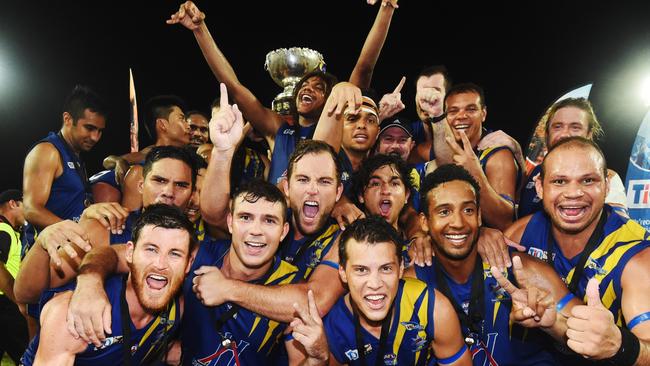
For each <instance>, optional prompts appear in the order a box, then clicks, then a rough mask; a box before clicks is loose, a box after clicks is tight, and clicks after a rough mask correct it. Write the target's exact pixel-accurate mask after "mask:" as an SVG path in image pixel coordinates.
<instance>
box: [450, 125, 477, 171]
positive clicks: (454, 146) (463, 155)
mask: <svg viewBox="0 0 650 366" xmlns="http://www.w3.org/2000/svg"><path fill="white" fill-rule="evenodd" d="M459 133H460V137H461V139H462V141H463V146H462V147H461V146H460V145H459V144H458V142H456V140H455V139H454V137H453V136H446V137H445V141H446V142H447V145H449V147H450V148H451V151H452V153H453V157H452V160H453V162H454V164H456V165H460V166H462V167H463V168H465V169H467V171H469V172H470V174H472V175H473V176H474V177H477V176H479V175H480V174H481V173H482V171H483V170H482V169H481V163H480V162H479V160H478V157H477V156H476V154H475V153H474V150H473V149H472V143H471V142H469V138H467V135H465V131H459Z"/></svg>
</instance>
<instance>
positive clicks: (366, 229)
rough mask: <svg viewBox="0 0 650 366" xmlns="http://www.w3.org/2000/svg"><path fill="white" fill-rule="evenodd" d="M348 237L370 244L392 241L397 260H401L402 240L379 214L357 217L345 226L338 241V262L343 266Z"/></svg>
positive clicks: (346, 259) (345, 260)
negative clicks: (362, 217) (363, 217)
mask: <svg viewBox="0 0 650 366" xmlns="http://www.w3.org/2000/svg"><path fill="white" fill-rule="evenodd" d="M350 239H354V240H356V241H357V242H362V241H363V242H366V243H368V244H370V245H373V244H377V243H393V244H394V245H395V254H396V255H397V259H398V261H399V262H402V244H403V240H402V238H400V236H399V234H398V233H397V231H396V230H395V228H394V227H392V226H391V225H390V224H389V223H388V222H386V220H385V219H384V218H382V217H380V216H376V215H373V216H369V217H367V218H365V219H358V220H356V221H355V222H353V223H352V224H350V225H348V226H347V227H346V228H345V231H343V233H342V234H341V238H340V241H339V264H340V265H341V266H342V267H345V264H346V263H347V261H348V254H347V251H346V248H347V246H348V243H349V242H350Z"/></svg>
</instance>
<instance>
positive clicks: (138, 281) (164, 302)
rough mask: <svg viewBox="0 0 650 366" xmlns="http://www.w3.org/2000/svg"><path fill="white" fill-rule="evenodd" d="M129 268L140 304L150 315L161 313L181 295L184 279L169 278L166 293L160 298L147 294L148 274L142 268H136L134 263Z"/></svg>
mask: <svg viewBox="0 0 650 366" xmlns="http://www.w3.org/2000/svg"><path fill="white" fill-rule="evenodd" d="M129 268H130V269H131V275H130V276H131V278H130V281H131V285H132V286H133V290H134V292H135V294H136V297H137V298H138V301H139V302H140V306H142V308H143V309H144V310H145V311H146V312H148V313H159V312H161V311H163V310H165V309H167V306H168V305H169V303H170V302H171V301H172V299H173V298H174V297H176V295H177V294H178V293H179V291H180V289H181V286H182V284H183V281H182V279H183V278H182V277H181V278H177V277H178V276H177V277H169V278H168V279H167V284H166V286H165V289H164V293H162V294H160V296H150V295H149V294H147V289H146V288H145V287H146V284H145V282H146V280H147V279H146V274H145V273H143V272H144V271H141V270H140V268H138V267H137V266H135V265H134V264H133V263H129Z"/></svg>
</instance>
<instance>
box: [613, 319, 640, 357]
mask: <svg viewBox="0 0 650 366" xmlns="http://www.w3.org/2000/svg"><path fill="white" fill-rule="evenodd" d="M619 329H620V330H621V348H619V349H618V352H616V354H615V355H614V356H612V357H610V358H608V359H607V360H606V361H607V362H608V363H609V364H611V365H616V366H632V365H634V363H635V362H636V359H637V358H638V357H639V351H640V350H641V344H640V343H639V338H637V337H636V336H635V335H634V333H632V332H630V330H629V329H627V328H623V327H619Z"/></svg>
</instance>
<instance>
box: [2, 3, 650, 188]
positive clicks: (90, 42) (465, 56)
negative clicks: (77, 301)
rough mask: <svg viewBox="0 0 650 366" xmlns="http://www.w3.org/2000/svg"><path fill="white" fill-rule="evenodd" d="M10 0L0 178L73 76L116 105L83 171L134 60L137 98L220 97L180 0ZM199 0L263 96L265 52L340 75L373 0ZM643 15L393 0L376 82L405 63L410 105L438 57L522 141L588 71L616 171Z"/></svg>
mask: <svg viewBox="0 0 650 366" xmlns="http://www.w3.org/2000/svg"><path fill="white" fill-rule="evenodd" d="M11 3H12V4H4V5H3V7H2V11H1V13H0V125H1V126H2V130H1V131H2V133H1V134H0V156H2V157H3V158H2V161H3V163H2V171H3V173H2V174H0V189H5V188H9V187H20V185H21V183H22V165H23V161H24V156H25V155H26V153H27V151H28V149H29V147H30V146H31V145H32V144H33V143H34V142H35V141H36V140H38V139H40V138H41V137H42V136H44V135H45V134H46V133H47V131H50V130H58V129H59V128H60V124H61V106H62V104H63V100H64V98H65V96H66V95H67V93H68V92H69V91H70V90H71V89H72V87H73V86H74V85H75V84H77V83H85V84H89V85H91V86H92V87H93V88H94V89H96V90H97V91H98V92H99V93H100V94H102V95H103V96H104V97H105V98H106V99H107V100H108V102H109V103H110V105H111V114H110V117H109V120H108V123H107V130H106V132H105V134H104V137H103V138H102V140H101V141H100V143H99V144H98V145H97V146H96V147H95V148H94V149H93V151H92V152H91V153H89V154H86V156H85V159H86V161H87V163H88V166H89V172H90V173H91V174H92V173H94V172H96V171H98V170H99V169H100V162H101V159H102V158H103V157H104V156H106V155H108V154H109V153H125V152H127V151H128V148H129V145H128V144H129V142H128V141H129V140H128V131H129V122H128V119H129V103H128V81H129V79H128V68H129V67H132V68H133V72H134V77H135V84H136V89H137V98H138V104H139V106H140V107H142V106H143V105H144V102H145V101H146V99H147V98H149V97H151V96H153V95H156V94H163V93H175V94H178V95H180V96H182V97H183V98H185V99H186V100H187V102H188V104H189V106H190V107H191V108H198V109H202V110H204V111H206V112H208V109H209V104H210V102H211V101H212V100H213V99H214V98H215V97H216V96H217V93H218V90H219V88H218V84H217V82H216V80H215V78H214V77H213V75H212V73H211V72H210V70H209V68H208V67H207V65H206V64H205V62H204V60H203V57H202V55H201V53H200V51H199V49H198V46H197V45H196V42H195V40H194V37H193V36H192V34H191V32H190V31H188V30H186V29H185V28H183V27H182V26H178V25H176V26H168V25H166V24H165V19H167V18H168V17H169V15H170V14H172V13H173V12H174V11H176V10H177V8H178V6H179V4H180V2H178V1H167V0H165V1H155V2H154V1H133V2H129V3H127V2H124V1H117V2H94V1H86V2H81V1H58V2H43V3H42V4H35V3H32V2H20V3H19V2H16V1H13V2H11ZM198 6H199V8H201V9H202V10H204V11H205V12H206V14H207V19H206V21H207V23H208V27H209V29H210V30H211V32H212V35H213V36H214V38H215V39H216V41H217V44H218V45H219V46H220V47H221V49H222V51H223V52H224V53H225V55H226V56H227V57H228V58H229V60H230V62H231V64H232V65H233V67H234V69H235V71H236V72H237V73H238V76H239V78H240V80H241V82H242V83H243V84H244V85H246V86H248V87H249V88H250V89H251V90H252V91H253V92H254V93H255V94H256V95H257V97H258V98H259V99H260V100H261V101H262V102H263V103H265V104H267V105H270V102H271V100H272V99H273V97H274V96H275V95H276V94H277V93H279V92H280V88H279V87H278V86H276V85H275V83H274V82H273V81H272V80H271V78H270V77H269V75H268V73H267V72H266V71H264V69H263V65H264V57H265V55H266V53H267V52H268V51H271V50H273V49H276V48H280V47H293V46H301V47H309V48H313V49H315V50H318V51H320V52H321V53H322V54H323V55H324V57H325V61H326V63H327V68H328V71H330V72H332V73H334V74H336V75H337V76H338V77H339V78H340V79H347V78H348V77H349V74H350V72H351V71H352V68H353V66H354V63H355V61H356V58H357V56H358V53H359V51H360V49H361V46H362V44H363V41H364V39H365V37H366V34H367V32H368V30H369V29H370V26H371V25H372V22H373V21H374V18H375V15H376V12H377V7H376V6H375V7H370V6H368V5H367V4H365V2H364V1H363V0H332V1H322V2H316V1H272V2H258V1H228V2H224V1H216V0H215V1H199V2H198ZM648 16H650V2H648V1H638V2H630V3H625V2H618V3H617V4H614V3H613V2H608V3H604V4H594V3H592V2H586V1H581V2H571V3H570V4H564V3H563V2H558V1H544V2H534V3H531V2H523V1H519V2H513V3H510V4H505V2H503V3H502V2H496V1H489V2H481V3H479V4H472V3H469V2H459V1H455V2H439V1H412V0H410V1H408V0H401V1H400V8H399V9H398V10H397V11H396V12H395V15H394V17H393V23H392V25H391V29H390V33H389V35H388V39H387V41H386V44H385V46H384V50H383V52H382V55H381V57H380V60H379V63H378V65H377V67H376V69H375V76H374V79H373V87H374V88H375V89H376V90H377V91H378V92H380V93H384V92H387V91H390V90H392V89H393V88H394V87H395V85H396V84H397V82H398V81H399V79H400V77H401V76H402V75H405V76H407V86H406V87H405V90H404V91H403V100H404V101H405V103H406V104H407V112H408V114H409V115H410V116H412V117H413V118H415V111H414V105H413V98H414V84H413V83H414V77H415V75H417V73H418V71H419V70H420V69H421V68H423V67H424V66H427V65H431V64H445V65H446V66H447V67H448V68H449V70H450V71H451V75H452V78H453V80H454V81H456V82H462V81H473V82H476V83H478V84H480V85H482V86H483V87H484V88H485V90H486V97H487V98H486V99H487V105H488V119H487V127H489V128H492V129H503V130H505V131H507V132H508V133H510V134H511V135H512V136H514V137H515V138H516V139H517V140H518V141H520V143H521V144H522V145H526V144H527V143H528V139H529V137H530V133H531V131H532V129H533V128H534V123H535V121H536V120H537V119H538V118H539V115H540V114H541V113H542V112H543V111H544V109H545V108H546V107H547V106H548V104H550V103H552V102H553V101H554V100H555V99H556V98H558V97H559V96H560V95H562V94H563V93H565V92H567V91H569V90H571V89H574V88H576V87H579V86H582V85H584V84H587V83H591V82H593V83H594V87H593V89H592V98H591V99H592V102H593V103H594V106H595V109H596V112H597V114H598V116H599V118H600V120H601V122H602V123H603V124H604V127H605V132H606V138H605V139H604V140H603V141H601V146H603V148H604V150H605V152H606V154H607V157H608V160H609V163H610V166H611V167H613V168H614V169H615V170H617V171H618V172H619V173H620V174H621V175H622V176H624V175H625V171H626V169H627V159H628V156H629V153H630V149H631V147H632V143H633V141H634V137H635V134H636V131H637V129H638V126H639V124H640V122H641V120H642V118H643V115H644V114H645V112H646V110H647V108H646V107H645V106H644V105H643V104H642V102H641V99H640V97H639V94H640V92H639V91H640V85H641V81H642V79H643V78H645V77H647V76H648V75H650V22H649V21H648V20H647V19H648ZM140 114H141V115H142V110H140ZM140 121H141V124H142V119H141V120H140Z"/></svg>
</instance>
